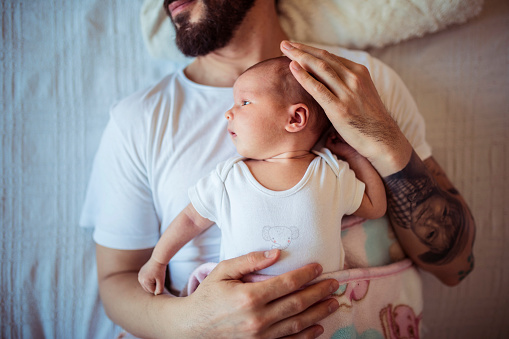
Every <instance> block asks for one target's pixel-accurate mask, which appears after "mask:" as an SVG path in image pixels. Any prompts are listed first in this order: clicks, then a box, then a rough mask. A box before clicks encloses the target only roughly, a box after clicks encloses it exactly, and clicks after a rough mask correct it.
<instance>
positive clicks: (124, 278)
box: [100, 272, 183, 338]
mask: <svg viewBox="0 0 509 339" xmlns="http://www.w3.org/2000/svg"><path fill="white" fill-rule="evenodd" d="M100 295H101V300H102V302H103V305H104V308H105V310H106V314H107V315H108V317H109V318H110V319H111V320H112V321H113V322H115V323H116V324H118V325H120V326H121V327H122V328H123V329H124V330H126V331H128V332H129V333H131V334H133V335H135V336H138V337H141V338H157V337H163V336H164V335H162V333H164V332H165V327H166V325H168V324H169V323H170V322H173V323H174V325H173V326H169V327H166V328H173V330H176V328H177V326H178V324H179V323H180V324H182V323H183V322H179V321H177V320H178V319H177V318H178V314H177V313H175V312H174V313H173V314H172V313H170V312H168V306H169V303H168V300H167V299H168V298H172V299H173V300H172V301H171V302H172V303H173V302H174V303H178V302H180V301H181V300H180V299H181V298H174V297H172V296H170V295H158V296H154V295H153V294H150V293H146V292H145V291H143V289H142V288H141V286H140V284H139V283H138V279H137V274H136V273H130V272H126V273H118V274H116V275H112V276H110V277H108V278H107V279H106V280H104V281H102V282H101V283H100ZM163 314H166V316H167V319H166V320H165V321H164V322H161V321H158V319H160V316H161V315H163ZM170 314H172V315H171V316H170ZM176 333H178V331H177V332H176Z"/></svg>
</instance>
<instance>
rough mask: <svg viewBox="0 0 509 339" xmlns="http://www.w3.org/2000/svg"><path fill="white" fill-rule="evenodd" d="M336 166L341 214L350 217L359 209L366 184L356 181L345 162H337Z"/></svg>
mask: <svg viewBox="0 0 509 339" xmlns="http://www.w3.org/2000/svg"><path fill="white" fill-rule="evenodd" d="M334 157H335V156H334ZM336 161H337V164H338V169H339V170H338V186H339V190H340V193H341V195H340V199H341V200H340V201H341V202H342V204H343V206H344V208H343V214H345V215H350V214H353V213H355V211H357V210H358V209H359V207H360V206H361V203H362V198H363V197H364V190H365V187H366V184H364V183H363V182H362V181H360V180H359V179H357V177H356V176H355V172H354V171H353V170H352V169H351V168H350V165H348V163H347V162H346V161H342V160H337V158H336Z"/></svg>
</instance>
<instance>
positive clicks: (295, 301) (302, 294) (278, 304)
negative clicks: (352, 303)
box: [267, 279, 339, 327]
mask: <svg viewBox="0 0 509 339" xmlns="http://www.w3.org/2000/svg"><path fill="white" fill-rule="evenodd" d="M338 288H339V283H338V282H337V281H336V280H334V279H328V280H324V281H320V282H318V283H316V284H314V285H310V286H307V287H306V288H304V289H302V290H300V291H298V292H295V293H291V294H289V295H286V296H285V297H283V298H279V299H278V300H276V301H275V302H273V304H272V307H271V308H270V309H269V310H268V311H267V317H269V318H272V319H277V318H278V314H281V313H284V314H287V315H288V316H293V315H297V314H299V313H301V312H303V311H304V310H306V309H308V307H311V306H312V305H314V304H316V303H317V302H319V301H320V300H323V299H324V298H327V297H329V296H330V295H331V294H332V293H334V292H335V291H336V290H337V289H338ZM320 319H321V318H320ZM309 325H311V324H309ZM309 325H308V326H309ZM306 327H307V326H306Z"/></svg>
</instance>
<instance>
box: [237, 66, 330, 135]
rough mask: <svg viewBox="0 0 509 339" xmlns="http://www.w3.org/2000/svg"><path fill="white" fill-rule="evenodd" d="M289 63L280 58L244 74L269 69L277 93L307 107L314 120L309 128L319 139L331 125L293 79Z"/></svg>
mask: <svg viewBox="0 0 509 339" xmlns="http://www.w3.org/2000/svg"><path fill="white" fill-rule="evenodd" d="M290 62H291V60H290V59H289V58H288V57H286V56H280V57H277V58H272V59H267V60H265V61H262V62H260V63H257V64H256V65H254V66H251V67H250V68H248V69H247V70H245V71H244V72H247V71H249V70H252V69H256V68H258V67H262V66H264V67H270V68H271V72H270V73H271V74H276V75H277V80H276V81H277V82H276V83H274V86H276V88H277V89H278V91H279V92H280V93H281V94H282V95H284V96H285V98H286V99H287V100H288V101H289V102H290V104H292V105H293V104H297V103H303V104H306V105H307V106H308V108H309V110H310V113H311V114H310V116H311V117H312V118H311V119H312V121H313V120H314V122H313V123H312V125H311V128H312V130H313V132H315V133H316V134H317V137H320V136H321V135H322V134H323V133H324V132H326V131H328V130H329V128H330V127H331V125H332V124H331V122H330V120H329V118H328V117H327V115H326V114H325V111H324V110H323V108H322V106H320V104H319V103H318V102H317V101H316V100H315V99H314V98H313V97H312V96H311V94H309V93H308V92H307V91H306V90H305V89H304V87H302V86H301V84H299V82H298V81H297V79H295V77H294V76H293V74H292V72H291V71H290V67H289V66H290Z"/></svg>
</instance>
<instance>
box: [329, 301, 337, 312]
mask: <svg viewBox="0 0 509 339" xmlns="http://www.w3.org/2000/svg"><path fill="white" fill-rule="evenodd" d="M338 308H339V304H338V302H337V301H336V300H331V301H330V302H329V313H332V312H335V311H336V310H337V309H338Z"/></svg>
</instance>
